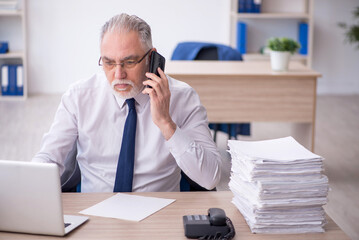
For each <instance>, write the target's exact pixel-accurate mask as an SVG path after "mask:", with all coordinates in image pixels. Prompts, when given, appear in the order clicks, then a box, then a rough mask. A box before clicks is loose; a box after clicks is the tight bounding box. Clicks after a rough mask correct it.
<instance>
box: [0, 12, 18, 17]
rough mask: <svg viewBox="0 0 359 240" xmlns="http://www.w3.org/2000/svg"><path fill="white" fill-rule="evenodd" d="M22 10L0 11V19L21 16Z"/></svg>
mask: <svg viewBox="0 0 359 240" xmlns="http://www.w3.org/2000/svg"><path fill="white" fill-rule="evenodd" d="M22 15H23V11H22V10H0V17H1V16H22Z"/></svg>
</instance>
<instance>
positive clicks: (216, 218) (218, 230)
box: [183, 208, 235, 240]
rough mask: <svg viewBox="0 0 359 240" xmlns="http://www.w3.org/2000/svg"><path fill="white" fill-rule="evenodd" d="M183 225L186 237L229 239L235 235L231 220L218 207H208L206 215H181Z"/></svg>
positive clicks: (216, 239)
mask: <svg viewBox="0 0 359 240" xmlns="http://www.w3.org/2000/svg"><path fill="white" fill-rule="evenodd" d="M183 226H184V232H185V236H186V237H188V238H199V239H215V240H230V239H232V238H233V237H234V235H235V230H234V227H233V224H232V221H231V220H230V219H229V218H227V217H226V214H225V212H224V210H223V209H220V208H210V209H208V215H186V216H183Z"/></svg>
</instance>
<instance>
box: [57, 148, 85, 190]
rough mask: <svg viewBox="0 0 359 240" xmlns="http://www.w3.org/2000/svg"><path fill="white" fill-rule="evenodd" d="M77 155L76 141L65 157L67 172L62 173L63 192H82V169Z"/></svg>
mask: <svg viewBox="0 0 359 240" xmlns="http://www.w3.org/2000/svg"><path fill="white" fill-rule="evenodd" d="M76 156H77V146H76V143H75V144H74V146H73V148H72V149H71V151H70V152H69V154H68V155H67V156H66V159H65V172H64V173H63V174H62V175H61V190H62V192H81V171H80V167H79V165H78V163H77V160H76Z"/></svg>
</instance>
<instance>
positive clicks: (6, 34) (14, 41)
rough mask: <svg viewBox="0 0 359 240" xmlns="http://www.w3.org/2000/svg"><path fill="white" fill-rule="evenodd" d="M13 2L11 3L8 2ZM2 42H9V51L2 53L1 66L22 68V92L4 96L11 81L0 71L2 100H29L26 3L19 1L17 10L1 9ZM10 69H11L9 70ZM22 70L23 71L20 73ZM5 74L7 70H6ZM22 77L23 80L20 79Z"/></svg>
mask: <svg viewBox="0 0 359 240" xmlns="http://www.w3.org/2000/svg"><path fill="white" fill-rule="evenodd" d="M8 2H11V1H8ZM0 41H1V42H8V48H9V51H8V52H7V53H0V66H20V67H19V68H18V71H17V74H18V82H17V84H18V86H20V84H21V87H22V92H21V93H20V94H19V93H16V94H12V93H11V94H4V92H3V90H4V89H3V84H5V85H6V84H7V85H9V84H10V83H9V79H8V80H6V79H3V78H4V77H6V76H9V74H10V73H9V74H7V73H5V74H3V71H0V78H1V87H2V89H1V91H0V101H1V100H24V99H26V98H27V47H26V1H25V0H22V1H18V2H17V6H16V8H14V9H12V8H9V9H7V8H6V7H5V8H0ZM9 69H10V68H9ZM2 70H3V69H2ZM19 70H21V71H19ZM4 72H5V69H4ZM20 75H21V79H20Z"/></svg>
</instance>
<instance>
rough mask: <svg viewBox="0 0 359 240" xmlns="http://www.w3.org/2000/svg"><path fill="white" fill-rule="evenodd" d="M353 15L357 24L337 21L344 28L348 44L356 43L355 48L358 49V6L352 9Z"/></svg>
mask: <svg viewBox="0 0 359 240" xmlns="http://www.w3.org/2000/svg"><path fill="white" fill-rule="evenodd" d="M353 17H354V18H355V19H357V24H353V25H348V24H346V23H343V22H341V23H339V24H338V25H339V27H341V28H343V29H345V30H346V32H345V41H346V42H349V43H350V44H354V45H355V44H356V45H357V49H359V7H356V8H355V10H354V11H353Z"/></svg>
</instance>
